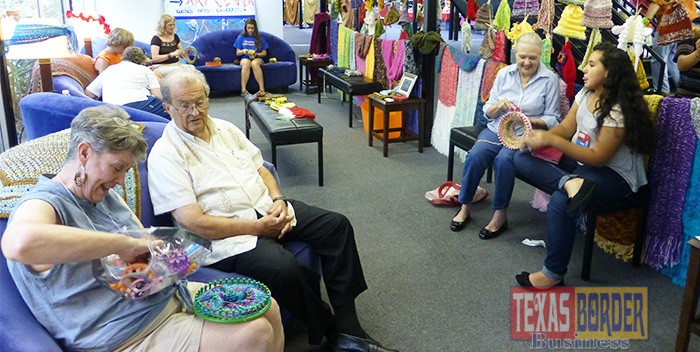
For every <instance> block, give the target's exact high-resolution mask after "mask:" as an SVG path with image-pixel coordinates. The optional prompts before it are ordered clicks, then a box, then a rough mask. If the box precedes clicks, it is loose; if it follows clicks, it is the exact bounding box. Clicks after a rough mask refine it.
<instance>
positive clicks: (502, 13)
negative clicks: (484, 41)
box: [493, 1, 510, 34]
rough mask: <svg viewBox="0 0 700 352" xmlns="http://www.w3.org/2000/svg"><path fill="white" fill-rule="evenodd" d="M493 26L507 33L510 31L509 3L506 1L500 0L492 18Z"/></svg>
mask: <svg viewBox="0 0 700 352" xmlns="http://www.w3.org/2000/svg"><path fill="white" fill-rule="evenodd" d="M493 26H494V27H496V29H497V30H503V31H505V32H506V34H507V33H508V31H510V5H509V4H508V1H501V3H500V4H499V5H498V10H496V16H495V17H494V18H493Z"/></svg>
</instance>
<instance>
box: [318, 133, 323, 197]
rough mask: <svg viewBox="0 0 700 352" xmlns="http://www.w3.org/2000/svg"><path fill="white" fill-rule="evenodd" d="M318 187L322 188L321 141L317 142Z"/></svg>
mask: <svg viewBox="0 0 700 352" xmlns="http://www.w3.org/2000/svg"><path fill="white" fill-rule="evenodd" d="M318 186H319V187H323V141H318Z"/></svg>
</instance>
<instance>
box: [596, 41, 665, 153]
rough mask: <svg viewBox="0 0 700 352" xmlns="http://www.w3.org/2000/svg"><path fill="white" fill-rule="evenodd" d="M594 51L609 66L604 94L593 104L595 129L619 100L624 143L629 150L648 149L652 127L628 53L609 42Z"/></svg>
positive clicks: (652, 146)
mask: <svg viewBox="0 0 700 352" xmlns="http://www.w3.org/2000/svg"><path fill="white" fill-rule="evenodd" d="M593 51H600V52H601V53H602V55H601V59H600V61H601V63H602V64H603V66H604V67H605V68H606V69H607V70H608V76H607V77H606V78H605V81H604V82H603V88H604V90H603V94H602V95H601V97H600V101H599V102H598V107H597V108H596V110H597V112H598V118H597V120H598V129H600V127H601V126H602V125H603V120H604V119H605V118H606V117H607V116H608V115H610V111H611V110H612V109H613V107H614V106H615V105H617V104H619V105H620V108H621V109H622V116H624V122H625V144H627V146H629V147H630V149H632V151H635V152H638V153H642V154H649V153H651V151H652V149H653V148H654V144H653V141H654V131H653V125H652V123H651V118H650V112H649V106H648V105H647V103H646V101H645V100H644V98H643V94H642V91H641V89H640V87H639V82H638V81H637V74H636V73H635V72H634V68H633V67H632V61H631V60H630V57H629V55H627V53H626V52H625V51H624V50H621V49H618V48H617V47H616V46H615V45H613V44H612V43H610V42H602V43H600V44H598V45H596V46H595V47H594V48H593ZM640 64H641V63H640Z"/></svg>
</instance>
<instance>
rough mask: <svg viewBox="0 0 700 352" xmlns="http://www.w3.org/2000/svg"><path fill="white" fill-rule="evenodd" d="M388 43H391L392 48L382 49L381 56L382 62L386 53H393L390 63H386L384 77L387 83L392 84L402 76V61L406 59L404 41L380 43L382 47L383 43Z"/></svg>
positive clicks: (385, 58) (385, 57)
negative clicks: (387, 80)
mask: <svg viewBox="0 0 700 352" xmlns="http://www.w3.org/2000/svg"><path fill="white" fill-rule="evenodd" d="M386 42H389V43H393V46H392V47H391V48H388V49H385V48H382V55H383V56H384V60H388V59H387V56H386V55H387V52H389V51H391V52H393V57H392V60H393V61H391V62H389V61H387V65H386V76H387V78H388V79H389V83H390V84H391V83H392V82H395V81H398V80H399V79H401V76H402V75H403V61H404V59H406V43H405V42H406V41H405V40H396V41H389V40H385V41H384V42H382V45H384V43H386Z"/></svg>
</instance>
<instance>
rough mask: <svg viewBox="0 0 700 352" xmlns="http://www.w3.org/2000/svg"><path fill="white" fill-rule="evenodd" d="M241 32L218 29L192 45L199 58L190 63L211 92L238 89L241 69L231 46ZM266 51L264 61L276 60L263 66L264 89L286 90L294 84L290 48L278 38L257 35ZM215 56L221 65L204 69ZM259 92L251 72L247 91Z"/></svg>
mask: <svg viewBox="0 0 700 352" xmlns="http://www.w3.org/2000/svg"><path fill="white" fill-rule="evenodd" d="M240 33H241V31H240V30H222V31H216V32H210V33H206V34H204V35H202V36H201V37H199V38H197V39H196V40H195V41H194V42H192V46H193V47H195V48H196V49H197V52H198V53H199V58H198V59H197V61H195V62H194V65H195V67H196V68H197V69H198V70H199V71H201V72H202V73H203V74H204V76H205V77H206V78H207V83H209V86H210V87H211V89H212V91H215V92H230V91H240V90H241V66H240V65H236V64H234V63H233V61H234V60H235V59H236V52H235V49H234V48H233V43H235V42H236V38H237V37H238V35H239V34H240ZM260 37H261V38H264V39H265V40H266V41H267V43H268V45H269V48H268V50H267V58H265V61H266V62H267V61H268V60H269V59H270V58H273V57H274V58H276V59H277V62H276V63H269V62H267V63H266V64H265V65H263V77H264V80H265V89H266V90H275V89H283V90H284V89H286V88H287V87H289V86H290V85H292V84H294V83H296V81H297V58H296V55H295V54H294V50H292V47H291V46H290V45H289V44H287V42H285V41H284V40H282V39H281V38H278V37H276V36H274V35H272V34H269V33H266V32H260ZM215 57H219V58H221V63H222V64H221V66H205V63H206V62H207V61H213V60H214V58H215ZM258 89H259V87H258V83H257V82H256V81H255V78H254V77H253V75H252V73H251V75H250V80H249V81H248V91H250V92H256V91H257V90H258Z"/></svg>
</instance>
